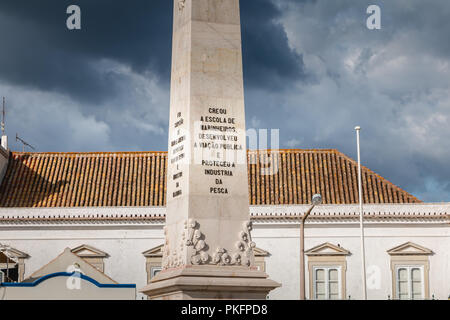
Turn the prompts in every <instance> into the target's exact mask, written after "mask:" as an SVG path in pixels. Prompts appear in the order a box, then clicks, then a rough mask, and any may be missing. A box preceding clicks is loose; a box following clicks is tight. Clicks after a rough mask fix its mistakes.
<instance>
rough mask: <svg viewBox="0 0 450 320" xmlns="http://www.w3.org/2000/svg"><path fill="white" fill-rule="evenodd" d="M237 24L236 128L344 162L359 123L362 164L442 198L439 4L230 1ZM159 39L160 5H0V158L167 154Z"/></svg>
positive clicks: (153, 1)
mask: <svg viewBox="0 0 450 320" xmlns="http://www.w3.org/2000/svg"><path fill="white" fill-rule="evenodd" d="M71 4H77V5H79V6H80V7H81V11H82V29H81V30H79V31H69V30H68V29H67V28H66V19H67V17H68V15H67V14H66V9H67V7H68V6H69V5H71ZM371 4H376V5H379V6H380V7H381V14H382V16H381V18H382V29H381V30H369V29H367V28H366V19H367V17H368V15H367V14H366V9H367V7H368V6H369V5H371ZM241 20H242V38H243V50H244V52H243V57H244V61H243V62H244V84H245V94H246V96H245V99H246V114H247V127H248V128H256V129H258V128H269V129H270V128H274V129H280V141H281V145H280V147H281V148H336V149H338V150H340V151H341V152H343V153H345V154H347V155H348V156H350V157H352V158H356V138H355V133H354V127H355V125H360V126H361V127H362V132H361V139H362V150H361V154H362V161H363V164H364V165H366V166H367V167H369V168H370V169H372V170H373V171H375V172H377V173H378V174H380V175H381V176H383V177H385V178H386V179H388V180H390V181H391V182H393V183H394V184H396V185H398V186H400V187H402V188H403V189H405V190H407V191H408V192H410V193H412V194H413V195H415V196H417V197H418V198H419V199H422V200H424V201H435V202H440V201H450V165H449V162H450V161H449V160H450V66H449V62H450V39H449V38H450V1H448V0H429V1H423V0H388V1H382V0H370V1H366V0H241ZM171 37H172V1H171V0H129V1H118V0H114V1H112V0H95V1H92V0H71V1H66V0H39V1H30V0H1V1H0V40H1V42H0V96H6V98H7V133H8V135H9V136H10V147H11V149H13V150H21V146H20V145H19V144H17V143H16V142H15V141H14V140H15V139H14V137H15V134H16V132H18V133H19V135H20V136H21V137H23V138H24V139H25V140H26V141H28V142H29V143H31V144H32V145H34V146H35V147H36V148H37V151H137V150H158V151H159V150H167V127H168V116H169V82H170V62H171V40H172V39H171Z"/></svg>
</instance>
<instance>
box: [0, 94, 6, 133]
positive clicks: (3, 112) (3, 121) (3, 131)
mask: <svg viewBox="0 0 450 320" xmlns="http://www.w3.org/2000/svg"><path fill="white" fill-rule="evenodd" d="M5 118H6V111H5V97H3V111H2V123H1V126H2V136H4V135H5Z"/></svg>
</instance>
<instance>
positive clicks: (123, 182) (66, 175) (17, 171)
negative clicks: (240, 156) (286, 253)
mask: <svg viewBox="0 0 450 320" xmlns="http://www.w3.org/2000/svg"><path fill="white" fill-rule="evenodd" d="M166 158H167V153H166V152H115V153H20V152H14V153H11V155H10V161H9V164H8V168H7V171H6V174H5V177H4V179H3V182H2V184H1V185H0V207H99V206H100V207H112V206H124V207H130V206H164V205H165V200H166V167H167V161H166V160H167V159H166ZM248 160H249V161H248V163H249V164H248V180H249V193H250V199H249V202H250V204H251V205H277V204H283V205H286V204H307V203H309V202H310V199H311V197H312V195H313V194H315V193H321V194H322V197H323V203H324V204H352V203H357V201H358V187H357V163H356V162H355V161H354V160H353V159H351V158H349V157H347V156H345V155H344V154H342V153H340V152H339V151H337V150H260V151H249V152H248ZM362 182H363V195H364V202H365V203H419V202H421V201H420V200H418V199H417V198H415V197H414V196H412V195H411V194H409V193H407V192H406V191H404V190H402V189H400V188H399V187H397V186H395V185H393V184H392V183H390V182H389V181H387V180H385V179H384V178H382V177H380V176H379V175H377V174H376V173H374V172H372V171H371V170H369V169H367V168H365V167H363V176H362Z"/></svg>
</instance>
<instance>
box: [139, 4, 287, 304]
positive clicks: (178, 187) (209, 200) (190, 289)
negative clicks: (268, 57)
mask: <svg viewBox="0 0 450 320" xmlns="http://www.w3.org/2000/svg"><path fill="white" fill-rule="evenodd" d="M169 126H170V127H169V148H168V170H167V173H168V177H167V215H166V227H165V229H164V230H165V237H166V241H165V245H164V249H163V271H161V272H160V273H159V274H158V276H156V277H155V278H154V279H153V280H152V281H151V283H150V284H149V285H148V286H147V287H145V288H144V289H142V290H141V291H142V292H144V293H145V294H147V295H148V296H149V297H150V298H152V299H265V297H266V296H267V294H268V293H269V291H270V290H272V289H274V288H276V287H278V286H279V284H278V283H276V282H274V281H272V280H269V279H267V275H266V274H265V273H263V272H260V271H258V270H257V268H255V267H254V256H253V248H254V247H255V243H254V242H253V241H252V238H251V230H252V224H251V221H250V213H249V195H248V176H247V155H246V134H245V110H244V88H243V72H242V48H241V25H240V14H239V0H175V3H174V24H173V48H172V77H171V101H170V124H169Z"/></svg>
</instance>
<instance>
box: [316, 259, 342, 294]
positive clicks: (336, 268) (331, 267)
mask: <svg viewBox="0 0 450 320" xmlns="http://www.w3.org/2000/svg"><path fill="white" fill-rule="evenodd" d="M320 269H323V270H325V296H326V299H325V300H330V292H329V287H330V282H329V281H330V279H329V276H330V270H337V272H338V288H339V297H338V299H342V267H341V266H338V265H335V266H333V265H323V266H320V265H315V266H313V267H312V272H313V277H312V280H313V283H312V288H313V299H314V300H317V298H316V281H317V280H316V274H317V273H316V271H317V270H320Z"/></svg>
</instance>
